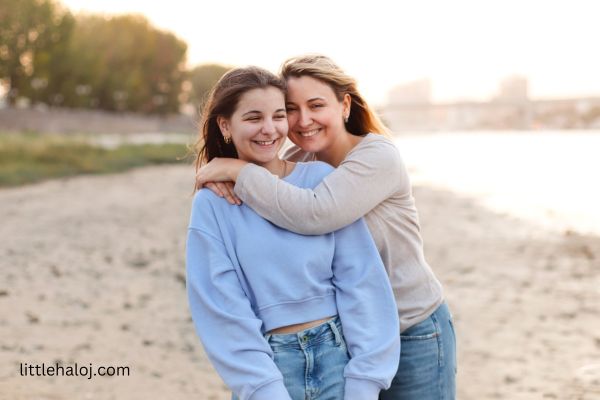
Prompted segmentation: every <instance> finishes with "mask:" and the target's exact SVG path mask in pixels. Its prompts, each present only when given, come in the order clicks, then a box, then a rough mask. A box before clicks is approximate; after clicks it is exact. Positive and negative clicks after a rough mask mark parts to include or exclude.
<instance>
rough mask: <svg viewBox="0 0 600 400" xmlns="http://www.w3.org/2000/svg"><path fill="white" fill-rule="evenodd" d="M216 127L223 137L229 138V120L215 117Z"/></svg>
mask: <svg viewBox="0 0 600 400" xmlns="http://www.w3.org/2000/svg"><path fill="white" fill-rule="evenodd" d="M217 125H219V129H220V130H221V133H222V134H223V137H225V136H228V137H231V132H229V120H228V119H227V118H225V117H223V116H221V115H219V116H218V117H217Z"/></svg>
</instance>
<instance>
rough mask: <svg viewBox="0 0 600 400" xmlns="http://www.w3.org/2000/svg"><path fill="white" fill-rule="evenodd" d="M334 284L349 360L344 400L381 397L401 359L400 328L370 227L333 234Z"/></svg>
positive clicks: (361, 223)
mask: <svg viewBox="0 0 600 400" xmlns="http://www.w3.org/2000/svg"><path fill="white" fill-rule="evenodd" d="M334 236H335V254H334V259H333V273H334V278H333V279H334V280H333V282H334V284H335V286H336V301H337V307H338V313H339V317H340V320H341V322H342V329H343V332H344V338H345V339H346V343H347V344H348V351H349V353H350V361H349V362H348V364H347V365H346V367H345V369H344V377H345V378H346V383H345V397H344V399H345V400H354V399H356V400H359V399H360V400H368V399H377V398H378V396H379V392H380V391H381V390H384V389H387V388H389V387H390V385H391V382H392V379H393V377H394V375H395V374H396V371H397V369H398V363H399V359H400V327H399V322H398V311H397V308H396V303H395V300H394V295H393V292H392V288H391V286H390V283H389V279H388V277H387V274H386V272H385V268H384V266H383V263H382V262H381V259H380V257H379V253H378V252H377V249H376V247H375V244H374V243H373V240H372V238H371V235H370V234H369V231H368V228H367V225H366V223H365V222H364V221H363V220H362V219H360V220H358V221H356V222H355V223H353V224H351V225H349V226H347V227H345V228H343V229H340V230H338V231H336V232H335V233H334Z"/></svg>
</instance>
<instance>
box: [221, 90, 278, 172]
mask: <svg viewBox="0 0 600 400" xmlns="http://www.w3.org/2000/svg"><path fill="white" fill-rule="evenodd" d="M217 122H218V124H219V128H220V129H221V132H222V133H223V136H225V137H230V138H231V139H232V141H233V144H234V145H235V148H236V150H237V153H238V157H239V158H240V159H241V160H244V161H248V162H252V163H255V164H258V165H261V166H264V167H267V169H268V167H269V164H270V163H273V162H277V161H278V160H279V159H278V158H277V153H278V152H279V150H280V149H281V146H282V145H283V143H284V141H285V138H286V136H287V131H288V122H287V118H286V111H285V98H284V95H283V93H282V92H281V90H279V89H277V88H275V87H272V86H269V87H266V88H261V89H252V90H249V91H247V92H246V93H244V94H243V95H242V96H241V97H240V100H239V102H238V104H237V107H236V109H235V111H234V113H233V114H232V115H231V117H230V118H224V117H219V118H218V120H217Z"/></svg>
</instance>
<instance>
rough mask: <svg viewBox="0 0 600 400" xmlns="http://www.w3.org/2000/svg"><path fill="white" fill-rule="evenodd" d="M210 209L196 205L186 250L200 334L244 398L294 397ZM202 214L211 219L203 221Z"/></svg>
mask: <svg viewBox="0 0 600 400" xmlns="http://www.w3.org/2000/svg"><path fill="white" fill-rule="evenodd" d="M204 206H205V207H204V208H205V209H204V210H202V209H201V210H199V208H201V207H200V205H199V204H198V202H196V203H195V205H194V209H193V212H192V223H191V224H190V228H189V229H188V237H187V249H186V253H187V254H186V268H187V271H186V272H187V293H188V300H189V306H190V311H191V314H192V319H193V321H194V325H195V327H196V332H197V333H198V335H199V337H200V340H201V341H202V344H203V346H204V349H205V351H206V354H207V355H208V357H209V359H210V360H211V362H212V364H213V365H214V367H215V369H216V370H217V372H218V373H219V375H220V376H221V377H222V378H223V380H224V381H225V383H226V384H227V386H229V387H230V388H231V389H232V391H233V392H234V393H236V394H237V395H238V396H239V398H240V400H246V399H251V400H263V399H264V400H271V399H290V396H289V394H288V392H287V390H286V388H285V386H284V384H283V376H282V375H281V372H280V371H279V369H278V368H277V366H276V365H275V363H274V362H273V359H272V357H273V354H272V351H271V348H270V346H269V344H268V343H267V341H266V340H265V339H264V337H263V336H262V332H261V325H262V321H260V320H259V319H258V318H257V317H256V315H255V313H254V312H253V310H252V307H251V304H250V301H249V299H248V297H247V296H246V294H245V292H244V290H243V288H242V286H241V283H240V281H239V278H238V276H237V273H236V271H235V269H234V267H233V265H232V263H231V260H230V259H229V257H228V255H227V251H226V248H225V245H224V243H223V241H222V240H221V238H220V235H219V234H218V231H215V230H213V229H211V226H214V225H215V224H216V221H211V220H210V219H211V218H210V217H211V215H209V214H210V213H207V212H204V211H206V208H207V207H206V206H207V205H206V204H205V205H204ZM202 214H204V215H202ZM207 214H208V215H207ZM201 216H203V217H207V218H203V220H202V221H198V220H199V219H200V217H201ZM212 218H214V215H213V216H212ZM199 222H201V223H202V225H203V227H202V228H198V227H197V225H198V224H199ZM217 235H219V236H217Z"/></svg>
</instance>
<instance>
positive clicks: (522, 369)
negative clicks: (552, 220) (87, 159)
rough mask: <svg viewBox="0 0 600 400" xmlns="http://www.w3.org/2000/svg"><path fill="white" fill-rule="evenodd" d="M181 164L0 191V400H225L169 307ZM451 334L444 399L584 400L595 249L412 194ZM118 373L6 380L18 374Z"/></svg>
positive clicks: (596, 369)
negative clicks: (453, 345)
mask: <svg viewBox="0 0 600 400" xmlns="http://www.w3.org/2000/svg"><path fill="white" fill-rule="evenodd" d="M192 187H193V169H192V168H191V167H189V166H155V167H145V168H140V169H134V170H132V171H129V172H126V173H122V174H114V175H99V176H80V177H74V178H64V179H59V180H53V181H48V182H43V183H39V184H35V185H30V186H25V187H21V188H10V189H0V219H1V220H2V224H0V237H1V238H2V246H1V248H0V337H1V338H3V339H2V343H1V346H0V359H1V360H2V363H1V364H0V398H2V399H3V398H7V399H12V400H19V399H31V398H36V399H43V400H62V399H64V400H67V399H74V398H76V399H98V400H104V399H106V400H108V399H131V400H136V399H144V400H145V399H161V398H168V399H174V400H177V399H189V398H198V399H209V400H221V399H223V400H224V399H229V398H230V397H229V393H228V391H227V389H226V388H225V386H224V385H223V384H222V382H221V380H220V378H219V377H218V375H217V374H216V373H215V372H214V370H213V369H212V367H211V365H210V363H209V361H208V360H207V358H206V355H205V354H204V352H203V351H202V348H201V345H200V343H199V341H198V339H197V337H196V334H195V332H194V329H193V326H192V323H191V320H190V317H189V312H188V309H187V299H186V294H185V286H184V283H185V260H184V250H185V234H186V226H187V220H188V216H189V215H188V214H189V208H190V202H191V193H192ZM415 197H416V199H417V206H418V208H419V210H420V215H421V222H422V231H423V235H424V239H425V243H426V248H425V251H426V255H427V258H428V260H429V262H430V264H431V265H432V267H433V268H434V270H435V272H436V274H437V275H438V276H439V278H440V279H441V281H442V282H443V284H444V287H445V291H446V296H447V300H448V303H449V304H450V307H451V309H452V311H453V314H454V316H455V320H456V321H455V322H456V323H455V326H456V329H457V334H458V350H459V367H458V387H459V389H458V398H459V399H462V400H470V399H507V400H519V399H540V398H542V399H594V398H598V396H600V362H599V361H598V360H600V334H599V333H598V332H600V310H599V309H598V304H600V290H599V289H598V288H599V287H600V264H599V263H600V239H599V238H597V237H595V236H583V235H578V234H575V233H573V232H569V231H567V232H563V233H556V232H554V231H547V230H541V229H539V227H538V226H537V225H532V224H530V223H528V222H526V221H523V220H518V219H516V218H513V217H510V216H508V215H506V214H500V213H494V212H491V211H489V210H488V209H486V208H483V207H481V206H480V205H479V204H477V202H475V200H473V199H470V198H467V197H463V196H458V195H456V194H454V193H452V192H450V191H444V190H440V189H432V188H430V187H427V186H417V187H416V188H415ZM57 362H60V363H62V364H63V365H65V366H66V365H74V364H75V363H78V364H79V365H86V366H88V365H89V364H90V363H92V365H93V366H94V367H99V366H113V367H118V366H127V367H129V368H130V375H129V376H122V377H117V376H113V377H100V376H96V377H92V379H87V378H84V377H71V376H63V377H48V376H46V377H37V376H21V375H20V367H21V364H23V363H28V364H29V365H32V364H39V365H41V364H42V363H45V364H46V365H48V364H54V363H57Z"/></svg>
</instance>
